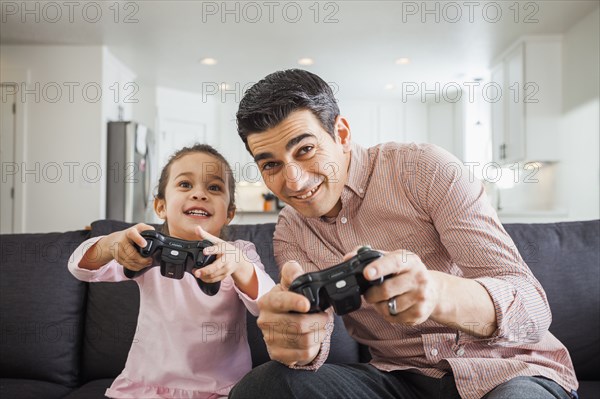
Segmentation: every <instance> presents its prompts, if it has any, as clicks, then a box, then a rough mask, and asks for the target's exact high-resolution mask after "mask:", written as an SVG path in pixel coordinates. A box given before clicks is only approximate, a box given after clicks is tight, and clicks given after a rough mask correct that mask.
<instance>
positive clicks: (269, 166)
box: [262, 162, 277, 170]
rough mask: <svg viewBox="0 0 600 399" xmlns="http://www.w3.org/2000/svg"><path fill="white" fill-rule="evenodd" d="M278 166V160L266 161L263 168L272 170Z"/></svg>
mask: <svg viewBox="0 0 600 399" xmlns="http://www.w3.org/2000/svg"><path fill="white" fill-rule="evenodd" d="M276 166H277V162H265V163H263V165H262V170H271V169H273V168H275V167H276Z"/></svg>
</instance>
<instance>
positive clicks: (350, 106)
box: [339, 100, 427, 147]
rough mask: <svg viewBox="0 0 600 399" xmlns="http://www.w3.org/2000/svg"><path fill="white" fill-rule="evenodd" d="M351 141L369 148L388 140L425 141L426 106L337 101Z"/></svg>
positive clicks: (406, 103) (402, 103)
mask: <svg viewBox="0 0 600 399" xmlns="http://www.w3.org/2000/svg"><path fill="white" fill-rule="evenodd" d="M339 107H340V113H341V115H342V116H344V117H346V119H347V120H348V123H349V124H350V131H351V132H352V141H354V142H357V143H358V144H360V145H362V146H363V147H371V146H374V145H377V144H379V143H385V142H389V141H395V142H401V143H402V142H404V143H411V142H417V143H421V142H424V141H427V106H426V104H423V103H421V102H416V101H415V102H401V101H356V100H354V101H353V100H346V101H340V104H339Z"/></svg>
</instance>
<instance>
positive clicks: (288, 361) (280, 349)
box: [257, 261, 329, 366]
mask: <svg viewBox="0 0 600 399" xmlns="http://www.w3.org/2000/svg"><path fill="white" fill-rule="evenodd" d="M303 273H304V272H303V270H302V267H301V266H300V264H298V263H297V262H295V261H291V262H287V263H286V264H284V265H283V268H282V269H281V283H280V284H277V285H276V286H275V287H274V288H273V289H272V290H271V291H270V292H269V293H267V294H265V295H264V296H263V297H261V298H260V299H259V301H258V307H259V309H260V315H259V317H258V321H257V324H258V326H259V327H260V329H261V330H262V332H263V335H264V339H265V343H266V344H267V351H268V352H269V356H270V357H271V359H273V360H277V361H279V362H281V363H283V364H285V365H288V366H294V365H299V366H303V365H306V364H309V363H310V362H312V361H313V359H314V358H315V357H316V356H317V354H318V353H319V350H320V348H321V343H322V342H323V339H324V338H325V336H326V328H327V323H328V320H329V315H328V314H327V313H325V312H320V313H311V314H308V313H306V312H307V311H308V310H309V309H310V302H309V301H308V299H306V298H305V297H304V296H302V295H300V294H296V293H294V292H289V291H288V287H289V286H290V284H291V282H292V281H294V279H295V278H296V277H298V276H300V275H301V274H303ZM290 312H297V313H290Z"/></svg>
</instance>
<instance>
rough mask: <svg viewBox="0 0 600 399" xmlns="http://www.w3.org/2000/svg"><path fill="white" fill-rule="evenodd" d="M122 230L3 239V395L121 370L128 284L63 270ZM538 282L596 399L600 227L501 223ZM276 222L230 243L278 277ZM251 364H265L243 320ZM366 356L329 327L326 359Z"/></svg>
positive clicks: (63, 391)
mask: <svg viewBox="0 0 600 399" xmlns="http://www.w3.org/2000/svg"><path fill="white" fill-rule="evenodd" d="M126 226H127V225H126V224H124V223H121V222H114V221H98V222H95V223H93V224H92V230H91V231H87V230H81V231H72V232H66V233H48V234H15V235H2V236H0V246H1V252H0V261H1V266H0V325H1V334H0V397H1V398H12V399H18V398H36V399H37V398H70V399H72V398H95V397H97V398H100V397H103V392H104V390H105V389H106V388H107V387H108V386H109V385H110V383H111V381H112V380H113V379H114V378H115V377H116V376H117V375H118V374H119V372H120V371H121V370H122V368H123V366H124V363H125V359H126V357H127V353H128V350H129V346H130V345H131V340H132V337H133V333H134V331H135V328H136V319H137V310H138V306H139V294H138V290H137V287H136V285H135V283H133V282H124V283H119V284H114V283H94V284H88V283H83V282H80V281H78V280H76V279H75V278H74V277H73V276H71V274H70V273H69V272H68V270H67V266H66V263H67V259H68V257H69V256H70V254H71V253H72V251H73V250H74V249H75V248H76V247H77V246H78V245H79V244H80V243H81V242H82V241H83V240H85V239H87V238H89V237H91V236H96V235H102V234H107V233H110V232H112V231H114V230H118V229H122V228H124V227H126ZM505 228H506V230H507V231H508V233H509V234H510V235H511V236H512V237H513V239H514V241H515V244H516V245H517V248H518V249H519V251H520V252H521V254H522V255H523V257H524V258H525V260H526V262H527V263H528V264H529V266H530V267H531V269H532V270H533V273H534V274H535V275H536V276H537V278H538V279H539V280H540V282H541V283H542V285H543V286H544V288H545V290H546V293H547V295H548V298H549V301H550V305H551V308H552V312H553V322H552V325H551V327H550V330H551V331H552V332H553V333H554V334H555V335H556V336H557V337H558V338H559V339H560V340H561V341H562V342H563V343H564V344H565V345H566V346H567V347H568V348H569V350H570V352H571V356H572V359H573V363H574V365H575V370H576V372H577V376H578V378H579V380H580V382H581V387H580V389H579V393H580V397H581V398H584V399H585V398H597V397H600V256H599V251H600V249H599V248H600V221H598V220H596V221H589V222H569V223H556V224H513V225H506V226H505ZM273 230H274V225H273V224H264V225H234V226H231V227H230V229H229V238H230V239H238V238H239V239H245V240H248V241H252V242H254V243H255V244H256V246H257V249H258V252H259V254H260V256H261V258H262V261H263V263H264V264H265V267H266V269H267V272H268V273H269V274H270V275H271V276H272V277H273V278H274V279H275V280H276V281H278V280H279V275H278V274H279V273H278V270H277V267H276V265H275V263H274V260H273V249H272V236H273ZM248 338H249V342H250V346H251V350H252V360H253V364H254V366H256V365H259V364H262V363H263V362H265V361H266V360H268V355H267V352H266V349H265V346H264V342H263V340H262V334H261V333H260V330H258V328H257V327H256V320H255V318H254V317H252V316H249V317H248ZM368 359H369V353H368V350H367V349H366V348H364V347H361V346H359V345H358V344H357V343H356V342H355V341H353V340H352V339H351V338H350V337H349V336H348V335H347V333H346V330H345V329H344V326H343V323H342V322H341V320H339V319H338V320H336V327H335V329H334V336H333V338H332V350H331V353H330V356H329V359H328V361H329V362H338V363H347V362H357V361H363V362H364V361H368Z"/></svg>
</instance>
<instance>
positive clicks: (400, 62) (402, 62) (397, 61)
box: [396, 58, 410, 65]
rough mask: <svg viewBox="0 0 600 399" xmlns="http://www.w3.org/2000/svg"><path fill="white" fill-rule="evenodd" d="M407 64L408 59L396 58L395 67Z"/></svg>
mask: <svg viewBox="0 0 600 399" xmlns="http://www.w3.org/2000/svg"><path fill="white" fill-rule="evenodd" d="M408 63H410V59H408V58H398V59H397V60H396V65H406V64H408Z"/></svg>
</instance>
